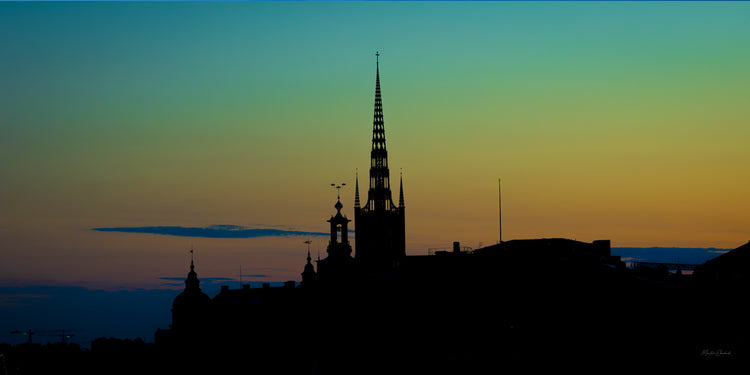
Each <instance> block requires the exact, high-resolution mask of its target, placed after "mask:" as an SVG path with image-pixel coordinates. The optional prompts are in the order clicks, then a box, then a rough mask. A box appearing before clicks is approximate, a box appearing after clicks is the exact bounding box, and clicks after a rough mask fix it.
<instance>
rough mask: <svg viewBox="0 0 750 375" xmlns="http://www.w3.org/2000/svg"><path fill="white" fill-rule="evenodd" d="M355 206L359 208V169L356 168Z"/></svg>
mask: <svg viewBox="0 0 750 375" xmlns="http://www.w3.org/2000/svg"><path fill="white" fill-rule="evenodd" d="M354 207H355V208H359V169H357V168H354Z"/></svg>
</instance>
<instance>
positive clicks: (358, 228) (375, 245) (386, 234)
mask: <svg viewBox="0 0 750 375" xmlns="http://www.w3.org/2000/svg"><path fill="white" fill-rule="evenodd" d="M377 55H378V54H376V56H377ZM356 179H357V181H356V188H355V193H354V225H355V232H354V236H355V246H356V249H357V252H356V255H355V257H356V259H357V262H358V263H359V265H360V267H363V268H364V269H365V270H367V271H372V272H382V271H387V270H388V269H390V268H391V267H393V265H394V264H396V263H397V262H398V261H399V260H400V259H402V258H403V257H404V256H406V232H405V226H406V222H405V218H404V213H405V205H404V187H403V179H401V180H400V181H399V184H400V187H399V200H398V206H397V205H395V204H394V203H393V199H392V194H391V185H390V171H389V169H388V151H387V149H386V142H385V124H384V121H383V102H382V98H381V93H380V65H379V61H378V60H377V59H376V68H375V111H374V116H373V122H372V150H371V151H370V188H369V190H368V191H367V201H366V202H365V204H364V206H361V204H360V198H359V176H357V177H356Z"/></svg>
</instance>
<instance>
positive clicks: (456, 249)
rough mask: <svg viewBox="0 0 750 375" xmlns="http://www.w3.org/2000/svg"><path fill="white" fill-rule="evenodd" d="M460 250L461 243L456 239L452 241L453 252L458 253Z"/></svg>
mask: <svg viewBox="0 0 750 375" xmlns="http://www.w3.org/2000/svg"><path fill="white" fill-rule="evenodd" d="M460 252H461V244H460V243H459V242H458V241H454V242H453V253H454V254H458V253H460Z"/></svg>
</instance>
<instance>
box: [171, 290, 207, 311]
mask: <svg viewBox="0 0 750 375" xmlns="http://www.w3.org/2000/svg"><path fill="white" fill-rule="evenodd" d="M210 303H211V297H209V296H208V295H207V294H206V293H203V292H201V291H200V290H197V291H196V290H185V291H183V292H182V293H180V294H178V295H177V297H175V299H174V301H173V302H172V309H193V308H196V307H203V306H207V305H209V304H210Z"/></svg>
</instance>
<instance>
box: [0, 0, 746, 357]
mask: <svg viewBox="0 0 750 375" xmlns="http://www.w3.org/2000/svg"><path fill="white" fill-rule="evenodd" d="M330 6H331V7H330V10H331V13H326V12H325V11H324V8H325V7H324V6H323V5H322V4H294V5H291V4H286V5H284V4H275V3H247V4H211V5H209V4H200V3H198V4H191V3H184V4H174V5H172V4H169V5H168V4H145V3H144V4H137V5H132V6H127V5H124V4H77V3H71V4H56V3H50V4H42V5H35V4H23V3H12V4H7V3H3V4H0V9H2V10H3V12H2V15H1V16H0V17H2V18H0V21H7V22H2V24H3V25H5V26H2V28H3V31H7V33H4V34H5V35H12V37H11V38H10V39H11V41H12V42H13V43H10V44H9V46H10V47H9V49H8V50H7V51H6V52H5V56H6V57H7V58H4V59H3V60H4V61H7V62H8V63H7V68H8V69H5V72H6V73H4V75H5V77H6V78H7V81H8V82H9V86H8V87H12V88H13V90H9V91H6V92H5V93H4V94H3V97H2V99H3V102H4V103H5V105H4V108H3V113H4V119H3V123H4V124H8V125H3V128H4V129H3V132H4V133H5V134H6V135H7V136H4V137H3V138H4V140H5V141H4V142H3V145H4V146H7V147H4V148H3V150H4V151H3V155H4V156H6V158H5V159H6V160H9V161H10V162H9V163H5V164H4V165H3V167H2V169H0V174H1V175H2V176H3V181H4V184H3V188H2V189H3V190H2V194H0V196H2V197H3V198H2V199H3V201H2V203H3V206H4V207H5V208H4V210H3V213H2V216H1V217H0V219H1V220H2V221H0V236H2V237H0V238H1V239H2V247H3V248H2V252H3V262H2V265H0V271H1V275H2V276H0V287H2V288H3V291H4V293H0V297H2V299H0V306H1V307H2V309H3V310H2V311H4V313H3V314H4V315H6V314H7V316H11V314H13V315H15V314H17V313H18V312H19V311H22V308H21V307H22V306H24V305H30V304H38V303H39V302H41V301H44V300H45V299H48V298H50V296H51V295H52V294H54V293H51V292H50V293H48V294H45V293H24V291H32V290H34V288H38V287H42V286H44V287H57V288H63V289H64V288H69V287H78V288H82V289H83V288H85V289H87V290H93V291H97V290H98V291H102V290H104V291H108V293H110V295H114V293H116V292H123V293H124V292H125V291H129V292H138V291H140V290H161V291H162V292H163V291H164V290H165V289H166V290H170V291H174V289H175V288H176V286H175V284H176V283H177V284H179V283H180V280H184V278H183V276H181V275H184V269H185V265H184V260H185V259H186V253H187V251H188V250H190V252H191V254H190V255H193V256H194V259H193V261H194V262H195V263H196V264H197V265H198V269H199V273H200V275H201V279H203V280H206V281H207V282H208V285H212V287H213V288H216V287H218V286H219V284H222V283H224V284H229V285H232V288H234V287H235V286H234V285H235V284H236V285H239V284H247V283H251V284H255V285H256V286H257V285H258V284H264V283H273V284H274V285H279V284H280V283H284V282H287V281H296V282H299V281H300V280H301V277H300V272H301V269H302V266H303V265H304V260H305V256H306V255H307V254H308V253H309V254H310V255H311V257H316V256H318V257H320V256H321V255H322V257H323V258H325V257H326V253H327V239H326V238H327V231H328V228H327V226H326V224H325V223H321V221H323V220H322V219H325V218H326V217H327V215H330V214H333V213H335V211H334V212H332V209H331V207H332V204H333V202H335V201H336V200H334V199H333V197H334V195H333V194H335V195H336V196H337V197H338V198H339V200H340V202H341V203H343V206H341V207H336V210H338V211H340V213H341V214H343V215H345V216H346V217H348V218H351V219H354V218H355V217H356V216H357V213H356V212H357V210H358V209H359V204H358V203H356V202H357V201H358V198H361V199H362V207H369V206H366V204H365V200H366V199H368V198H370V199H369V200H371V199H372V198H371V197H368V195H369V194H375V195H376V196H380V195H382V194H381V193H373V190H372V185H371V183H367V182H365V181H368V182H371V181H378V180H379V179H382V176H381V177H379V175H377V174H375V175H373V174H372V172H370V175H368V174H367V172H366V171H367V170H368V167H367V164H368V160H367V159H366V158H365V157H364V156H363V152H362V150H365V149H367V148H370V146H371V145H372V148H373V150H374V149H376V147H375V145H376V143H377V142H375V138H377V137H374V135H375V134H374V133H373V132H372V130H373V129H372V128H369V127H368V125H367V124H368V123H369V122H370V120H371V119H370V118H369V117H370V116H367V115H366V114H368V113H370V114H372V98H371V97H372V87H371V86H372V83H371V82H370V83H369V87H368V84H367V83H368V80H366V79H362V77H369V76H370V75H371V72H370V73H368V68H367V64H365V63H364V61H367V59H366V58H365V56H371V55H372V54H373V51H374V50H377V51H379V52H378V56H377V57H378V61H377V64H378V72H379V74H378V80H377V81H378V85H377V86H378V90H377V91H378V94H380V90H379V89H380V76H382V77H383V104H382V105H383V106H384V107H385V108H386V110H385V115H384V117H385V122H386V123H387V124H388V127H387V128H388V131H387V137H386V138H387V139H388V150H389V151H391V155H388V156H389V158H388V162H386V165H387V168H389V169H390V172H391V174H390V181H391V182H395V181H396V180H395V179H396V178H398V179H399V181H398V182H399V186H398V187H396V184H395V183H393V184H390V187H391V188H393V189H394V190H395V189H397V188H401V189H400V191H399V192H398V193H399V194H398V195H399V196H400V197H402V196H403V195H404V191H405V192H406V197H407V199H406V202H407V203H406V205H408V206H409V209H408V211H409V213H408V215H407V216H406V219H405V222H404V223H405V224H400V225H402V228H405V230H403V233H402V234H398V230H395V232H393V231H392V230H391V229H389V230H388V231H389V232H388V233H394V234H393V236H395V237H394V238H397V237H398V238H399V239H398V242H400V241H403V243H404V244H405V245H404V246H402V247H400V248H399V249H398V250H395V252H394V254H397V255H395V257H396V258H402V257H405V256H406V257H411V258H409V259H417V258H419V257H421V256H428V254H430V255H434V254H435V253H436V252H440V251H441V250H436V249H439V248H446V247H449V246H450V244H451V243H454V242H459V243H460V244H462V245H464V246H469V247H470V248H472V249H475V250H477V249H485V248H493V247H492V246H493V245H495V244H498V243H499V239H500V233H499V231H498V220H499V218H498V217H499V212H498V200H497V199H498V194H497V188H498V187H497V185H495V181H496V180H497V179H498V178H499V177H501V178H502V180H503V202H502V209H503V212H502V218H503V219H502V220H503V221H502V222H503V225H502V239H503V240H504V242H512V241H513V240H521V239H569V240H574V241H575V242H576V243H579V242H580V243H584V244H588V243H592V244H593V243H596V240H601V239H607V240H609V241H611V246H608V247H607V248H608V253H607V256H620V258H621V260H626V259H622V256H621V255H620V254H618V253H617V252H616V251H617V249H630V250H622V251H623V252H626V251H629V252H630V253H631V254H639V251H640V250H633V249H640V248H655V247H660V248H676V249H688V248H700V249H704V250H702V254H701V255H698V256H696V255H694V254H693V255H691V256H687V254H688V253H689V251H687V250H686V251H681V250H677V251H672V252H671V253H670V255H669V256H667V257H671V258H672V259H665V260H655V259H653V258H657V257H659V256H664V255H663V254H666V253H668V252H667V251H662V252H661V253H662V254H660V255H657V254H656V252H657V251H652V252H649V253H648V255H645V256H643V255H641V256H637V255H634V256H632V259H631V260H632V261H634V262H637V261H640V262H656V263H670V264H683V263H684V264H693V265H697V264H701V263H702V262H705V261H706V260H708V259H711V258H714V257H717V256H718V255H720V254H723V253H725V252H727V251H728V250H731V249H735V248H737V247H738V246H740V245H742V244H744V243H746V242H747V238H746V237H747V234H748V232H747V229H746V228H747V224H748V216H747V215H746V214H745V213H746V212H747V208H750V200H748V199H747V198H746V196H745V194H743V193H744V192H745V191H747V188H748V187H750V180H748V178H747V175H746V173H743V172H744V170H745V169H746V162H744V160H747V158H746V157H747V156H748V154H747V151H746V148H745V147H743V143H742V141H743V140H744V139H747V138H746V136H747V135H750V134H748V130H747V129H748V128H747V126H745V125H746V124H744V122H743V121H744V120H743V119H744V118H745V116H744V115H745V114H746V113H745V112H746V111H745V110H744V109H743V108H744V106H742V105H741V103H743V101H742V98H745V97H747V95H749V93H748V92H747V89H746V87H747V86H746V85H743V84H742V82H743V77H744V75H742V72H743V70H742V69H741V66H743V64H742V62H744V61H746V60H748V59H750V56H747V54H746V52H744V51H743V50H741V49H739V48H737V47H736V46H738V45H742V43H743V42H744V41H747V39H750V30H747V28H746V27H745V26H744V25H746V23H745V22H744V21H745V20H744V19H743V17H742V16H741V14H742V12H741V11H738V9H740V8H742V7H743V6H746V5H742V4H736V5H735V4H732V5H729V4H721V5H715V4H681V5H666V4H662V5H657V4H643V5H635V4H627V5H626V4H611V5H596V4H578V3H570V4H544V5H543V6H541V5H532V4H504V3H488V4H416V3H412V4H401V3H393V4H391V3H385V4H377V5H376V4H369V3H364V4H357V5H355V4H351V3H342V4H336V5H330ZM537 6H538V7H537ZM478 10H479V12H477V11H478ZM613 10H616V12H612V11H613ZM423 12H424V13H423ZM477 13H479V14H477ZM310 14H313V15H318V16H319V18H315V17H308V16H309V15H310ZM418 14H421V15H422V16H423V17H416V18H415V17H411V18H409V17H407V15H418ZM175 17H176V18H175ZM470 18H471V19H472V20H473V21H469V19H470ZM697 19H702V20H704V21H705V23H702V24H697V25H696V22H695V20H697ZM498 20H504V21H505V22H498ZM521 20H526V21H528V22H530V23H531V24H533V25H535V26H536V27H535V28H531V29H528V28H524V27H522V23H520V22H521ZM657 20H658V21H659V22H656V21H657ZM191 22H193V24H191ZM383 23H384V24H385V25H388V26H385V25H384V24H383ZM443 23H448V24H455V25H468V26H470V27H464V28H457V30H461V31H460V32H459V31H456V33H455V34H450V33H448V32H447V31H446V30H447V29H445V28H443V27H440V26H439V25H441V24H443ZM191 25H194V26H197V27H196V28H193V27H191ZM289 25H294V27H289ZM644 25H645V26H644ZM34 27H38V28H37V29H34ZM342 27H343V28H344V29H351V30H352V32H350V33H345V34H342V33H340V32H337V31H336V30H340V29H341V28H342ZM31 30H36V31H35V32H31ZM199 30H200V31H199ZM310 30H316V31H315V32H314V33H310V32H309V31H310ZM372 30H374V31H372ZM381 34H382V35H381ZM398 35H401V36H409V37H408V38H405V39H404V40H403V41H401V39H400V38H399V37H397V36H398ZM323 36H324V38H323V39H322V40H326V42H325V43H322V44H321V43H317V44H316V43H311V42H313V41H314V40H316V38H321V37H323ZM699 36H700V37H699ZM435 40H441V41H442V43H441V44H440V45H438V44H433V43H425V41H435ZM719 40H720V41H722V43H716V41H719ZM313 45H315V46H317V47H318V48H316V49H313V48H312V46H313ZM410 45H412V46H419V47H418V48H416V49H414V47H409V46H410ZM410 49H411V50H410ZM261 51H264V52H261ZM269 51H273V52H271V53H269ZM454 51H455V52H454ZM451 52H453V53H451ZM301 56H304V58H302V57H301ZM370 70H371V69H370ZM376 103H377V100H376ZM377 108H378V107H377V104H376V120H377ZM368 128H369V129H368ZM371 136H373V137H372V138H371ZM383 142H385V139H383ZM383 150H385V147H384V143H383ZM371 156H372V159H371V160H372V162H371V164H373V165H374V164H377V163H379V162H378V161H377V160H380V159H377V158H375V156H374V154H373V155H371ZM388 163H390V164H388ZM386 171H387V169H386ZM395 173H398V175H395ZM359 177H363V178H364V179H363V190H362V192H360V191H359V189H358V188H355V186H358V184H359V182H360V181H359ZM368 178H369V180H365V179H368ZM332 181H334V182H336V183H338V184H341V183H344V182H345V183H346V188H345V189H336V190H337V191H335V192H334V191H333V190H332V189H331V188H330V183H331V182H332ZM385 181H386V185H385V186H388V184H387V182H388V178H386V179H385ZM368 185H369V186H370V188H371V190H370V192H366V191H367V190H366V189H367V187H368ZM376 190H377V189H376ZM389 192H390V191H389ZM360 193H364V194H361V196H360ZM392 193H393V195H392V196H389V197H387V199H386V200H384V201H383V202H385V206H392V207H397V208H399V209H403V201H402V200H401V199H396V194H397V192H395V191H393V192H392ZM379 194H380V195H379ZM382 196H383V197H385V195H382ZM401 212H403V211H401ZM332 220H333V217H332ZM401 220H404V219H403V217H402V219H401ZM331 225H333V224H331ZM351 228H352V227H351V226H350V228H349V229H351ZM393 228H397V227H393ZM363 233H364V232H363V231H360V232H359V233H358V232H357V231H356V230H354V231H353V232H352V231H351V230H349V231H347V230H346V226H345V225H344V232H343V234H344V235H346V234H348V236H349V239H350V241H351V240H352V239H353V238H355V237H357V236H359V235H363ZM400 236H403V238H400ZM308 241H309V242H308ZM363 243H364V241H363ZM515 243H518V242H515ZM383 246H391V245H383V244H380V245H378V246H375V248H381V247H383ZM399 246H401V245H399ZM193 250H195V251H194V252H193ZM352 250H353V251H352V256H356V254H357V249H356V247H354V248H353V249H352ZM640 254H643V251H640ZM420 259H421V258H420ZM687 259H693V260H695V259H701V261H700V262H698V261H696V262H695V263H694V262H691V261H690V260H687ZM717 259H718V258H717ZM384 261H385V260H384ZM390 261H391V260H388V261H387V262H390ZM387 262H386V263H387ZM633 264H636V263H633ZM645 264H646V263H642V265H645ZM412 266H414V265H412ZM414 267H416V268H417V269H421V268H420V267H421V266H419V267H417V266H414ZM375 268H378V267H375ZM462 282H465V281H461V282H459V283H462ZM251 289H252V288H251ZM214 291H215V289H214ZM121 295H125V294H121ZM210 297H214V295H210ZM66 314H75V312H74V310H70V311H69V312H66ZM407 314H408V313H407ZM18 319H19V320H17V322H21V321H25V320H23V319H20V317H19V318H18ZM59 321H60V322H63V321H65V319H61V320H59ZM67 321H71V320H70V319H68V320H67ZM24 325H25V326H20V327H13V330H18V331H19V332H22V330H27V329H32V325H31V323H29V324H24ZM56 326H57V325H56ZM34 327H35V328H33V329H35V330H36V329H38V330H42V329H45V328H50V329H51V328H53V327H41V326H38V325H35V326H34ZM56 328H57V327H55V329H56ZM59 328H63V325H59ZM64 328H66V329H72V328H73V327H69V326H67V325H66V327H64ZM29 332H30V331H29ZM144 339H147V340H148V339H150V338H144ZM719 349H721V348H719ZM706 350H709V351H710V350H713V348H707V349H706Z"/></svg>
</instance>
